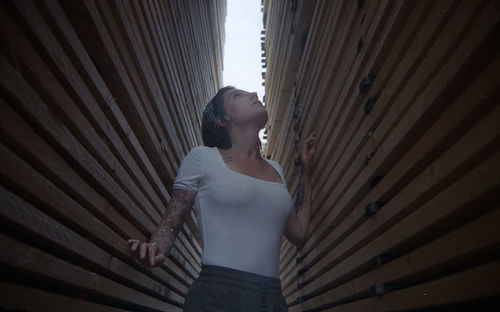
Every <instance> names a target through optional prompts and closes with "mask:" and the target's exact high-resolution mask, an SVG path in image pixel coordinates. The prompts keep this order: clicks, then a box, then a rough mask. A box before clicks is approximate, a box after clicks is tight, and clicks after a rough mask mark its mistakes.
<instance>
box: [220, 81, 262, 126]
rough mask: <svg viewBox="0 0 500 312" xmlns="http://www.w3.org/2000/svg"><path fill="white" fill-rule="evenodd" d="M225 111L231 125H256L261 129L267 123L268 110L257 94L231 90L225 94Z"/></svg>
mask: <svg viewBox="0 0 500 312" xmlns="http://www.w3.org/2000/svg"><path fill="white" fill-rule="evenodd" d="M224 110H225V112H226V115H227V119H229V120H232V122H231V125H232V126H233V127H234V126H247V125H252V124H254V125H256V126H258V127H259V129H262V128H264V127H265V125H266V123H267V118H268V116H267V110H266V108H265V107H264V105H263V104H262V102H261V101H259V98H258V96H257V92H247V91H244V90H241V89H230V90H228V91H226V92H224Z"/></svg>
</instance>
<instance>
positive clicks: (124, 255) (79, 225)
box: [0, 143, 192, 298]
mask: <svg viewBox="0 0 500 312" xmlns="http://www.w3.org/2000/svg"><path fill="white" fill-rule="evenodd" d="M0 157H1V159H3V160H4V161H5V163H8V164H9V166H2V167H0V175H1V176H2V177H3V179H4V180H5V184H7V185H8V186H9V187H10V188H11V189H15V190H16V193H17V194H20V195H21V196H22V198H23V200H25V201H28V202H30V203H37V204H38V206H39V207H42V209H43V210H44V212H45V213H47V214H48V215H49V216H51V217H53V218H54V219H56V220H59V221H60V222H62V223H63V224H65V225H66V226H67V227H70V228H71V229H72V230H74V231H75V232H76V233H78V234H80V235H82V236H83V237H85V238H86V239H88V240H90V241H92V242H93V243H95V244H96V245H98V246H100V247H101V248H102V249H104V250H105V251H107V252H109V253H110V255H111V256H112V258H111V266H110V270H111V271H112V272H113V273H116V274H118V275H120V276H123V277H127V278H128V279H129V280H130V281H131V282H132V283H136V284H138V285H141V286H143V287H147V288H150V289H152V290H155V291H158V292H161V293H162V295H163V296H166V297H172V298H176V297H177V296H178V295H176V294H175V293H173V292H169V291H167V290H166V289H165V287H164V286H162V285H160V284H158V283H157V282H155V281H153V280H152V279H151V278H149V277H147V276H146V275H150V276H151V277H152V278H154V279H155V280H156V281H158V282H159V283H161V284H163V285H165V286H168V287H171V288H173V289H174V291H175V292H180V293H181V294H183V293H186V291H187V288H186V286H185V285H183V284H181V283H179V282H178V281H177V280H176V279H175V278H172V277H171V276H169V275H168V274H167V273H166V272H165V271H164V270H161V269H159V268H149V269H146V268H145V267H144V266H142V265H140V264H139V263H138V262H137V261H136V260H135V257H134V256H133V254H132V253H131V252H130V250H129V244H128V243H127V242H126V239H124V238H122V237H119V236H118V235H117V234H116V233H115V232H113V231H112V230H111V229H110V228H108V227H107V226H106V225H105V224H103V223H102V222H101V221H100V220H99V219H97V218H96V217H94V216H93V215H92V214H91V213H89V212H87V210H85V209H84V208H83V207H82V206H80V205H79V204H78V203H77V202H75V201H74V200H72V199H71V198H70V197H69V196H68V195H66V194H64V193H63V192H62V191H61V190H60V189H58V188H57V187H56V186H54V185H53V184H52V183H51V182H50V181H49V180H47V179H46V178H44V177H43V176H42V175H41V174H39V173H38V172H36V171H35V170H34V169H33V168H32V167H30V166H29V165H28V164H26V163H25V162H23V161H22V160H21V159H20V158H19V157H18V156H16V155H15V154H14V153H13V152H11V151H10V150H8V149H7V148H6V147H5V146H4V145H3V144H1V143H0ZM143 239H145V238H143ZM118 259H119V260H118ZM125 263H126V265H125ZM165 265H166V266H167V267H169V268H174V267H175V266H176V265H175V263H174V262H172V261H171V260H170V258H169V257H167V258H166V260H165ZM130 266H132V267H134V268H135V269H136V270H138V271H141V272H142V273H139V272H134V273H133V274H132V275H131V274H130V273H129V272H130V271H131V268H130ZM122 268H125V269H126V273H127V274H125V273H124V272H123V271H124V269H122ZM177 271H178V272H181V270H179V269H178V270H177ZM143 273H144V274H146V275H144V274H143ZM182 278H183V279H185V280H187V281H192V279H191V277H189V276H187V275H186V274H184V276H183V277H182Z"/></svg>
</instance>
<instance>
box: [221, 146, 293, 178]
mask: <svg viewBox="0 0 500 312" xmlns="http://www.w3.org/2000/svg"><path fill="white" fill-rule="evenodd" d="M213 148H214V149H215V152H216V153H217V154H218V158H219V160H220V162H221V164H222V166H223V167H224V168H225V170H226V171H228V172H231V173H234V174H237V175H240V176H244V177H247V178H250V179H252V180H256V181H259V182H267V183H272V184H276V185H282V186H285V183H283V177H282V176H281V174H280V173H279V172H278V170H276V168H274V166H273V165H272V164H271V162H270V161H269V159H267V158H265V157H263V159H265V160H266V162H267V163H268V164H269V166H271V167H272V168H273V169H274V171H276V173H278V175H279V176H280V178H281V183H278V182H273V181H267V180H262V179H258V178H255V177H252V176H249V175H246V174H243V173H240V172H237V171H233V170H231V169H229V168H228V167H227V166H226V163H225V162H224V159H223V158H222V154H221V153H220V151H219V149H218V148H217V146H214V147H213Z"/></svg>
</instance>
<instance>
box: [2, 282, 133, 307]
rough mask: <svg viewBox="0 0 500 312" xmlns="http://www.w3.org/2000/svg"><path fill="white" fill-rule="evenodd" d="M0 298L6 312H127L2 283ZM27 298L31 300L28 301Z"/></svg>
mask: <svg viewBox="0 0 500 312" xmlns="http://www.w3.org/2000/svg"><path fill="white" fill-rule="evenodd" d="M0 293H1V295H0V298H1V299H2V308H3V309H4V311H40V312H66V311H70V310H71V311H73V312H87V311H96V312H108V311H109V312H125V311H132V310H124V309H118V308H114V307H111V306H109V305H104V304H99V303H93V302H90V301H86V300H82V299H79V298H73V297H69V296H64V295H59V294H55V293H52V292H49V291H45V290H40V289H36V288H30V287H26V286H20V285H15V284H8V283H5V282H0ZM27 298H29V299H28V300H27Z"/></svg>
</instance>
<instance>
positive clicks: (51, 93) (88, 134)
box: [9, 2, 160, 223]
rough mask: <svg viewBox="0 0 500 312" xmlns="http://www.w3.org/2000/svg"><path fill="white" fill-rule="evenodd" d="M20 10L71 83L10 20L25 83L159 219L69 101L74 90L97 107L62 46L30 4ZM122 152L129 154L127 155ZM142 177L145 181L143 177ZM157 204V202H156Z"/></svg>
mask: <svg viewBox="0 0 500 312" xmlns="http://www.w3.org/2000/svg"><path fill="white" fill-rule="evenodd" d="M19 3H21V2H19ZM26 3H29V2H26ZM22 11H23V12H24V13H25V15H26V19H29V20H31V21H32V23H33V25H37V27H36V29H37V35H38V36H37V37H38V38H40V40H41V41H42V42H43V43H44V46H45V48H47V50H48V51H49V53H51V55H52V56H53V60H54V63H55V64H56V65H57V67H58V69H60V70H61V72H63V73H64V75H65V78H66V79H67V81H68V82H69V83H70V84H71V87H69V88H68V86H66V87H67V89H66V90H65V88H64V85H61V84H60V83H59V82H58V80H57V79H56V77H55V76H53V75H52V74H51V72H52V71H53V69H52V70H51V69H50V68H49V66H46V65H45V62H44V61H43V60H42V58H41V57H39V56H38V55H37V53H36V51H35V50H34V48H33V47H32V46H31V45H30V44H29V42H28V40H27V39H25V38H24V36H23V35H22V33H21V31H20V30H19V29H17V27H15V26H14V22H13V21H11V22H10V23H9V25H10V27H9V32H10V33H11V34H12V36H13V37H12V39H11V40H12V42H13V43H14V44H15V46H16V49H17V50H18V51H19V52H18V53H19V55H20V57H21V60H22V62H24V64H23V65H24V66H26V67H27V68H30V75H26V76H25V77H23V78H24V79H25V80H26V82H27V83H28V84H30V85H32V86H33V87H34V88H36V90H37V91H38V94H39V95H40V97H41V98H42V100H44V103H46V105H47V108H45V109H43V110H46V111H50V110H53V111H56V112H57V113H58V117H59V118H60V119H61V121H62V122H63V123H64V124H65V125H67V126H66V127H67V128H69V129H68V130H69V131H71V132H72V135H73V136H74V137H75V139H76V140H78V141H79V142H81V145H82V146H83V147H84V148H85V149H86V150H88V151H89V153H90V154H91V155H92V157H93V158H94V159H95V161H96V162H97V163H99V164H100V165H101V166H102V167H103V169H104V170H106V171H107V172H108V173H109V175H110V178H113V180H114V181H115V183H117V184H119V185H120V187H121V188H122V189H123V191H124V192H126V193H127V194H128V195H129V196H130V197H131V200H134V201H135V205H137V206H138V207H139V208H140V210H142V211H143V212H144V213H145V214H146V215H147V216H148V218H150V219H152V220H154V221H155V223H159V219H160V216H159V214H158V212H157V210H160V209H159V208H156V209H155V208H154V207H153V206H152V205H151V202H150V200H149V199H147V198H146V197H145V196H144V193H143V192H141V191H140V189H139V188H138V187H137V183H136V182H134V181H133V180H132V177H131V176H130V175H129V174H128V172H127V171H126V170H125V168H124V167H123V166H122V165H121V163H120V161H119V160H118V159H116V157H115V155H114V154H113V153H112V151H111V150H110V149H109V148H108V146H107V145H106V143H105V142H104V140H102V139H101V136H100V134H99V133H98V131H97V130H94V128H93V126H92V125H91V123H90V122H89V120H88V119H86V118H85V117H84V115H83V114H82V111H81V110H80V109H79V108H78V107H77V105H76V103H75V101H73V100H72V99H71V97H70V95H69V94H68V93H71V92H75V93H77V94H78V97H79V98H80V99H81V100H82V101H83V102H86V103H87V106H90V107H97V103H96V102H95V99H94V98H93V96H92V95H91V94H90V93H89V90H88V88H87V87H86V86H85V84H84V83H83V81H82V80H81V79H79V75H78V74H77V72H76V70H75V68H74V66H73V65H72V64H71V61H70V59H69V58H68V57H67V56H66V55H65V53H64V51H63V50H62V47H61V46H60V45H59V44H58V41H57V38H56V37H55V36H54V34H53V33H52V32H51V31H50V29H48V26H47V25H46V24H45V23H44V21H43V19H42V17H41V15H40V14H39V13H38V12H37V11H36V9H35V8H34V7H33V6H30V5H25V6H24V7H22ZM54 71H55V70H54ZM42 90H43V91H42ZM25 107H26V108H27V110H30V111H35V109H34V108H32V107H29V106H27V105H25ZM28 107H29V108H28ZM38 110H41V109H38ZM101 116H102V115H101ZM47 119H48V118H45V119H42V118H40V120H39V121H40V123H41V124H43V125H45V124H46V125H47V126H49V125H51V124H53V122H54V121H52V120H47ZM51 121H52V122H51ZM108 126H109V124H108ZM99 130H100V131H102V132H112V131H105V130H104V129H102V128H101V129H99ZM49 132H50V130H49ZM102 132H101V133H102ZM109 139H110V140H111V141H115V142H117V141H119V139H118V138H117V137H116V136H113V137H111V138H109ZM56 140H57V138H56ZM120 147H122V146H120ZM126 156H128V157H129V158H130V156H129V155H126ZM103 179H104V178H103ZM143 181H144V182H145V180H143ZM147 186H148V185H147V184H146V187H147ZM157 204H160V203H159V202H157Z"/></svg>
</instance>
